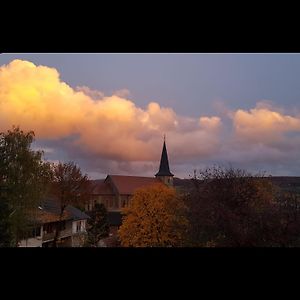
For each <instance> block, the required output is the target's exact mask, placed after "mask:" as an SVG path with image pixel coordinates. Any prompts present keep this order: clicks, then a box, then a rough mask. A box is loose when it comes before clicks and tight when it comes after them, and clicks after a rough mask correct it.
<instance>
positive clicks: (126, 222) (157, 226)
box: [119, 184, 188, 247]
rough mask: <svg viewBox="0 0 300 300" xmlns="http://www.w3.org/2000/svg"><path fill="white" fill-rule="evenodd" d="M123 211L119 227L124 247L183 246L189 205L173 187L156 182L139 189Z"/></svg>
mask: <svg viewBox="0 0 300 300" xmlns="http://www.w3.org/2000/svg"><path fill="white" fill-rule="evenodd" d="M123 213H124V215H125V216H124V217H123V223H122V225H121V227H120V229H119V237H120V240H121V245H122V246H125V247H168V246H182V245H183V243H184V238H185V233H186V229H187V226H188V222H187V219H186V216H185V214H186V207H185V205H184V203H183V200H182V199H181V198H180V197H179V196H178V195H177V194H176V191H175V190H174V189H173V188H169V187H167V186H165V185H163V184H156V185H153V186H150V187H146V188H141V189H138V190H137V191H136V192H135V193H134V195H133V198H132V199H131V204H130V205H129V207H127V208H125V209H124V210H123Z"/></svg>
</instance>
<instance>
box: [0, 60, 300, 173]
mask: <svg viewBox="0 0 300 300" xmlns="http://www.w3.org/2000/svg"><path fill="white" fill-rule="evenodd" d="M214 106H215V108H216V110H217V111H218V112H219V113H218V114H217V115H215V116H205V115H199V117H198V118H192V117H188V116H183V115H180V114H178V113H176V112H175V111H174V110H173V109H172V108H170V107H163V106H161V105H160V104H159V103H156V102H150V103H149V104H148V105H147V107H146V108H141V107H138V106H137V105H136V104H135V103H134V102H133V101H132V100H130V92H129V91H128V90H127V89H123V90H118V91H115V92H114V93H113V94H112V95H110V96H107V95H105V94H104V93H103V92H101V91H97V90H94V89H91V88H89V87H87V86H78V87H75V88H72V87H71V86H69V85H68V84H66V83H65V82H63V81H62V80H61V78H60V75H59V72H58V71H57V70H56V69H54V68H50V67H47V66H37V65H35V64H33V63H31V62H29V61H23V60H14V61H12V62H10V63H9V64H7V65H3V66H1V67H0V130H1V131H3V130H7V129H9V128H11V126H12V125H20V126H21V128H22V129H23V130H34V131H35V133H36V137H37V144H38V145H37V147H39V149H44V150H45V156H46V157H47V158H48V159H49V160H50V161H57V160H58V159H62V160H64V161H66V160H74V161H76V162H77V163H78V164H79V165H80V166H81V167H82V168H83V170H84V171H85V172H87V173H89V172H91V174H93V176H97V174H107V173H115V174H132V175H144V176H151V174H152V175H154V174H155V172H156V171H157V168H158V164H159V159H160V154H161V147H162V137H163V134H166V136H167V145H168V152H169V159H170V166H171V171H172V172H173V173H175V174H176V175H177V176H187V175H188V174H190V173H191V172H192V171H193V170H194V169H195V168H198V167H199V166H200V167H203V166H207V165H209V164H213V163H219V164H223V163H225V164H226V163H230V164H232V165H233V166H235V167H244V168H247V169H250V170H254V171H255V170H257V171H259V170H262V169H265V170H267V171H268V170H269V171H270V172H273V173H275V174H276V172H277V173H278V172H279V173H280V172H281V173H282V174H289V172H297V170H299V169H300V159H299V158H298V157H299V153H298V152H299V148H300V116H299V114H297V110H294V112H293V113H291V111H290V112H289V113H287V112H286V110H284V109H283V108H280V107H276V106H275V105H274V104H273V103H272V102H271V101H269V100H262V101H260V102H258V103H257V104H256V106H255V107H254V108H251V109H249V110H245V109H243V108H239V109H236V110H232V109H229V108H227V107H226V105H225V104H224V102H220V101H219V102H216V103H215V104H214ZM184 170H186V173H185V174H184ZM291 170H292V171H291ZM101 177H102V175H101Z"/></svg>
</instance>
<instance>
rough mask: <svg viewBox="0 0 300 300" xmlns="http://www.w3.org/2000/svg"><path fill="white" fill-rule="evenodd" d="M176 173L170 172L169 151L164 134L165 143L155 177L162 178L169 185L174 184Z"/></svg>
mask: <svg viewBox="0 0 300 300" xmlns="http://www.w3.org/2000/svg"><path fill="white" fill-rule="evenodd" d="M173 176H174V175H173V174H172V173H171V172H170V168H169V160H168V152H167V147H166V137H165V136H164V144H163V149H162V153H161V158H160V165H159V171H158V172H157V173H156V174H155V177H157V178H160V179H161V180H162V181H163V182H164V183H166V184H168V185H172V184H173V178H172V177H173Z"/></svg>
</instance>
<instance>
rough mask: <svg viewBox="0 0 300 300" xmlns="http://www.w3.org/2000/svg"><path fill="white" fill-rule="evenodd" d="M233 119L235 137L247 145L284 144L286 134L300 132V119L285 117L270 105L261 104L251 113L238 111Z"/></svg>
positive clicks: (251, 110)
mask: <svg viewBox="0 0 300 300" xmlns="http://www.w3.org/2000/svg"><path fill="white" fill-rule="evenodd" d="M232 119H233V126H234V130H235V135H236V136H237V138H239V139H241V140H243V141H244V142H247V143H263V144H272V143H276V142H283V141H284V134H285V133H287V132H300V118H298V117H292V116H290V115H285V114H284V113H282V112H280V111H278V110H275V109H274V108H272V106H271V104H270V103H268V105H267V106H266V105H265V103H264V102H259V103H258V104H257V105H256V107H255V108H253V109H250V111H246V110H242V109H238V110H237V111H235V112H234V113H233V116H232Z"/></svg>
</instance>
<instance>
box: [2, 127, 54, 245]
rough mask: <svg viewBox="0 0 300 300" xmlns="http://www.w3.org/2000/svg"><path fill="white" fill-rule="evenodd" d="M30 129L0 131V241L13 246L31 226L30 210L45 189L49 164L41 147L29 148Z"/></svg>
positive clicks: (31, 134) (33, 207) (31, 139)
mask: <svg viewBox="0 0 300 300" xmlns="http://www.w3.org/2000/svg"><path fill="white" fill-rule="evenodd" d="M33 141H34V132H33V131H30V132H23V131H22V130H20V128H19V127H13V128H12V130H8V131H7V132H6V133H4V132H1V133H0V197H1V205H0V206H1V215H2V216H1V225H0V226H2V227H3V228H6V230H5V232H3V235H2V236H1V238H2V241H1V244H2V245H7V246H17V244H18V242H19V241H20V240H21V239H22V238H24V237H25V236H26V233H27V232H28V230H29V229H30V227H31V224H32V219H33V215H32V213H33V211H34V210H35V209H36V208H37V206H38V204H39V203H40V201H41V199H42V197H43V196H44V195H45V193H46V192H47V186H48V183H49V181H50V178H51V171H50V164H49V163H47V162H45V161H43V160H42V156H43V152H42V151H33V150H32V149H31V144H32V142H33Z"/></svg>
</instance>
